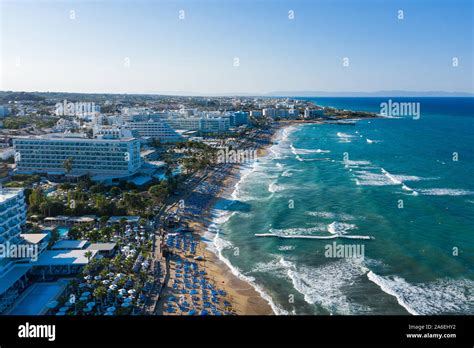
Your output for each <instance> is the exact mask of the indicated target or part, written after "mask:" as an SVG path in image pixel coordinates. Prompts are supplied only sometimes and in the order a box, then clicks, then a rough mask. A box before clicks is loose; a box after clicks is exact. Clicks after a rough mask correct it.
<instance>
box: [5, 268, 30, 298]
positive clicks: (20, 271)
mask: <svg viewBox="0 0 474 348" xmlns="http://www.w3.org/2000/svg"><path fill="white" fill-rule="evenodd" d="M30 268H31V266H30V265H15V266H13V267H12V268H11V269H10V270H9V271H8V272H7V273H6V274H4V275H3V276H2V277H0V295H1V294H3V293H4V292H5V291H7V290H8V289H9V288H10V287H11V286H12V285H13V284H14V283H15V282H16V281H17V280H18V279H20V278H21V277H22V276H23V275H24V274H25V273H26V272H28V270H29V269H30Z"/></svg>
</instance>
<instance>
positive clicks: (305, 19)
mask: <svg viewBox="0 0 474 348" xmlns="http://www.w3.org/2000/svg"><path fill="white" fill-rule="evenodd" d="M291 11H292V12H291ZM399 11H403V14H402V13H401V12H399ZM292 14H293V16H292ZM402 16H403V18H402V19H401V17H402ZM473 18H474V15H473V1H472V0H358V1H355V0H306V1H305V0H281V1H278V0H265V1H264V0H239V1H236V0H182V1H179V0H166V1H165V0H162V1H160V0H156V1H151V0H150V1H145V0H115V1H112V0H97V1H94V0H82V1H74V0H73V1H65V0H64V1H51V0H50V1H41V0H29V1H26V0H15V1H13V0H0V50H1V52H0V57H1V61H0V74H1V75H0V90H16V91H64V92H84V93H87V92H97V93H182V94H193V93H196V94H198V93H199V94H239V93H248V94H265V93H268V92H274V91H331V92H347V91H358V92H371V91H379V90H409V91H447V92H471V93H473V92H474V48H473V46H474V43H473V36H474V19H473ZM456 60H457V66H453V63H456ZM454 65H456V64H454Z"/></svg>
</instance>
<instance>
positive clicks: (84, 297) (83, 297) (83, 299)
mask: <svg viewBox="0 0 474 348" xmlns="http://www.w3.org/2000/svg"><path fill="white" fill-rule="evenodd" d="M79 301H87V297H86V296H82V297H81V298H80V299H79Z"/></svg>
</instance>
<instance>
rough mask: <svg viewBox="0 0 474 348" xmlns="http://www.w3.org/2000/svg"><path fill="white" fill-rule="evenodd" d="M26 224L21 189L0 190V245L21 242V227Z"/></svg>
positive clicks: (23, 197)
mask: <svg viewBox="0 0 474 348" xmlns="http://www.w3.org/2000/svg"><path fill="white" fill-rule="evenodd" d="M25 223H26V204H25V196H24V195H23V189H19V188H18V189H17V188H0V244H4V243H6V242H10V243H12V244H17V243H19V242H20V241H21V239H20V237H19V236H20V233H21V227H22V226H23V225H24V224H25Z"/></svg>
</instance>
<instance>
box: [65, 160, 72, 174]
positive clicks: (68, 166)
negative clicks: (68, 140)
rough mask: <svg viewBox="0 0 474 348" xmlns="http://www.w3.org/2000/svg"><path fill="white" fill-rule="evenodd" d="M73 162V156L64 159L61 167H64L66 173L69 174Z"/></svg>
mask: <svg viewBox="0 0 474 348" xmlns="http://www.w3.org/2000/svg"><path fill="white" fill-rule="evenodd" d="M73 163H74V158H72V157H69V158H67V159H65V160H64V162H63V167H64V170H65V171H66V174H69V173H70V172H71V171H72V167H73Z"/></svg>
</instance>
